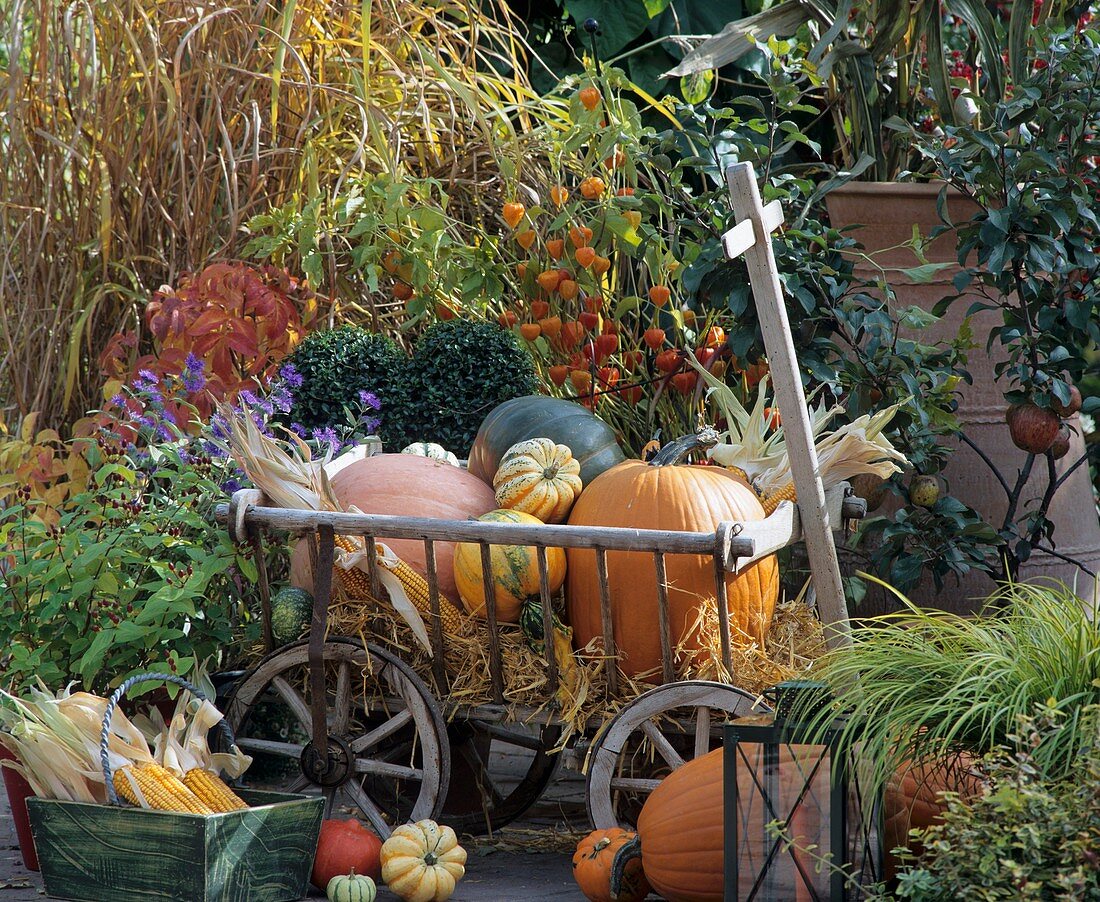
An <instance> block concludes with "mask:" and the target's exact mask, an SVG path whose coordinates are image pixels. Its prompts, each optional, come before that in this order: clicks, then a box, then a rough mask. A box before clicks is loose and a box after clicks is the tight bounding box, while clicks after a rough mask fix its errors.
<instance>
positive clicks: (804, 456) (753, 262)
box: [726, 163, 852, 648]
mask: <svg viewBox="0 0 1100 902" xmlns="http://www.w3.org/2000/svg"><path fill="white" fill-rule="evenodd" d="M726 183H727V184H728V186H729V190H730V199H731V201H732V204H733V212H734V215H735V216H736V217H737V219H738V220H739V221H741V222H746V221H747V222H751V223H752V227H753V234H754V237H755V240H754V242H753V244H752V247H750V248H748V249H747V250H746V251H744V258H745V263H746V265H747V266H748V270H749V282H750V284H751V285H752V293H753V298H754V300H755V301H756V312H757V316H758V317H759V319H760V330H761V332H762V334H763V337H764V348H765V350H766V351H767V353H768V366H769V370H770V372H771V379H772V386H773V389H774V391H775V403H776V406H777V407H778V408H779V414H780V416H781V417H782V418H783V433H784V436H785V437H786V442H787V453H788V454H789V456H790V464H791V475H792V477H793V479H794V487H795V492H796V493H797V496H798V508H799V514H800V520H801V525H802V534H803V538H804V539H805V542H806V553H807V556H808V557H809V562H810V571H811V573H812V575H813V585H814V590H815V592H816V594H817V607H818V612H819V614H820V616H821V620H822V622H823V623H824V624H825V635H826V641H827V643H828V645H829V647H830V648H837V647H840V646H845V645H850V644H851V641H852V640H851V627H850V625H849V623H848V605H847V602H846V600H845V598H844V586H843V583H842V582H841V578H840V564H839V562H838V561H837V556H836V546H835V545H834V543H833V533H832V530H833V528H834V526H839V525H840V523H839V522H836V521H834V520H831V519H830V516H829V510H828V507H827V505H826V503H825V488H824V485H823V483H822V481H821V471H820V469H819V467H818V460H817V450H816V448H815V447H814V441H813V433H812V431H811V426H810V417H809V414H808V412H807V409H806V395H805V392H804V391H803V390H802V378H801V375H800V373H799V367H798V360H797V358H796V357H795V350H794V341H793V339H792V338H791V327H790V322H789V321H788V318H787V308H786V305H785V304H784V302H783V287H782V285H781V284H780V282H779V270H778V269H777V267H776V263H775V254H774V253H773V252H772V243H771V231H772V228H771V227H769V224H768V223H769V221H771V220H773V219H774V217H770V218H766V217H765V207H764V204H763V203H762V202H761V200H760V191H759V189H758V188H757V185H756V174H755V173H754V172H753V168H752V164H751V163H734V164H733V165H731V166H729V167H728V168H727V169H726ZM754 550H755V549H754Z"/></svg>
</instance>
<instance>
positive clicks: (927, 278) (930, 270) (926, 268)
mask: <svg viewBox="0 0 1100 902" xmlns="http://www.w3.org/2000/svg"><path fill="white" fill-rule="evenodd" d="M954 266H955V264H954V263H923V264H921V265H920V266H913V267H911V268H909V269H902V270H899V272H901V274H902V275H903V276H906V277H907V278H909V279H912V280H913V281H914V282H917V283H918V284H921V285H927V284H929V283H930V282H932V280H933V279H934V278H935V277H936V275H937V274H938V273H940V272H942V271H943V270H945V269H952V268H954Z"/></svg>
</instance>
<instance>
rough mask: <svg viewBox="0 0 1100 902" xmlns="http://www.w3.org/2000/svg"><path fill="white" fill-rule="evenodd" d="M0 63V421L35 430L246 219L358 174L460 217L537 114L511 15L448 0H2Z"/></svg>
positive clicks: (66, 406)
mask: <svg viewBox="0 0 1100 902" xmlns="http://www.w3.org/2000/svg"><path fill="white" fill-rule="evenodd" d="M0 46H4V47H6V49H7V53H8V56H7V59H6V60H5V59H3V58H2V57H0V66H2V71H0V98H2V99H0V150H2V153H0V410H6V411H7V412H8V413H9V414H10V413H12V412H15V413H17V414H20V415H26V414H27V413H29V412H31V411H34V410H39V411H41V412H42V420H41V422H42V425H50V426H58V425H62V424H64V423H66V422H69V421H71V420H72V419H74V418H75V417H78V416H80V415H81V414H82V413H83V412H84V411H85V410H86V409H88V408H89V407H90V406H94V405H96V404H97V403H98V402H99V401H100V400H101V399H100V398H99V397H98V383H99V380H98V373H97V371H96V362H95V361H96V357H97V355H98V352H99V350H100V349H101V348H102V347H103V345H104V343H105V341H106V340H107V338H108V337H109V336H110V335H111V334H113V333H114V332H115V331H116V330H118V329H119V328H120V327H122V326H123V325H130V326H134V325H136V326H137V327H138V328H139V329H140V325H141V323H140V316H139V313H140V308H141V304H142V302H143V300H144V299H145V298H146V297H148V296H149V294H150V292H151V290H152V289H155V288H156V287H157V286H159V285H160V284H162V283H164V282H170V281H173V280H175V279H176V278H177V276H178V275H179V274H180V273H181V272H185V271H190V270H194V269H197V268H199V267H201V266H203V265H204V264H205V263H207V262H209V261H211V260H212V259H216V258H220V257H226V256H232V255H233V254H235V253H236V252H238V250H239V247H240V244H241V241H242V237H243V235H242V225H243V224H244V222H245V221H246V220H247V219H249V218H250V217H251V216H253V215H255V214H257V213H260V212H264V211H266V210H268V209H269V208H270V207H271V206H272V205H274V204H287V203H291V202H295V203H299V204H304V203H307V202H308V201H309V200H310V199H313V198H316V197H319V196H332V195H333V194H335V193H336V192H337V191H338V190H339V188H340V186H341V185H342V184H343V183H344V182H345V181H346V180H347V178H349V177H350V176H353V175H357V174H359V173H363V172H383V171H385V172H393V173H406V172H407V173H409V174H411V175H413V176H420V177H423V176H430V177H435V178H439V179H441V180H442V181H443V183H444V184H446V185H448V186H449V188H450V189H451V191H452V199H453V202H454V203H455V205H456V207H459V208H460V207H461V206H462V204H463V203H464V202H465V203H469V204H474V203H476V198H475V194H476V193H477V192H478V191H479V190H480V189H481V188H483V187H484V186H485V185H486V184H488V183H491V182H492V181H493V180H494V179H495V178H496V177H497V173H498V172H499V167H500V165H501V162H502V159H504V160H505V161H506V159H507V158H508V157H509V156H510V157H511V158H512V160H514V161H518V160H520V159H521V157H522V154H521V152H520V149H519V147H518V144H517V143H516V141H515V136H516V130H517V129H518V130H519V131H520V132H523V131H525V130H526V129H527V127H528V126H529V124H530V123H529V122H528V121H527V116H528V113H527V109H528V108H529V106H530V101H531V100H532V99H533V98H534V97H535V95H534V92H533V91H531V89H530V87H529V85H528V84H527V82H526V81H525V77H524V75H523V73H524V72H525V71H526V66H525V65H524V59H525V55H526V53H527V49H526V47H525V45H524V43H523V40H522V37H521V34H520V32H519V30H518V29H517V28H516V27H515V25H514V23H513V22H511V21H510V19H509V16H508V12H507V8H506V7H505V6H503V5H501V6H499V7H497V6H495V5H493V4H492V3H484V4H478V5H473V4H468V3H466V2H463V0H440V2H437V3H433V4H431V5H426V4H413V3H399V2H397V0H361V2H350V0H345V2H338V0H337V2H333V0H284V2H282V3H279V4H276V3H273V2H271V0H260V2H257V0H219V2H211V0H96V2H94V3H93V2H88V0H78V2H69V3H58V2H57V0H9V2H8V3H5V4H3V5H0ZM502 73H503V74H502ZM504 165H506V166H507V165H508V164H507V162H505V163H504ZM9 419H10V417H9Z"/></svg>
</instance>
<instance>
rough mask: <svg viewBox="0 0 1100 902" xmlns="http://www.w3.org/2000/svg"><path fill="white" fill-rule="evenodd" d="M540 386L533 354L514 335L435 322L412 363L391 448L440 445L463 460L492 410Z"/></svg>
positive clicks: (477, 325)
mask: <svg viewBox="0 0 1100 902" xmlns="http://www.w3.org/2000/svg"><path fill="white" fill-rule="evenodd" d="M538 388H539V381H538V378H537V375H536V373H535V364H534V361H533V360H532V358H531V354H530V353H529V352H528V351H527V350H526V349H524V348H522V347H520V345H519V342H517V341H516V337H515V335H514V334H513V333H512V332H509V331H507V330H505V329H502V328H500V327H499V326H497V325H495V324H493V323H486V322H476V321H472V320H461V319H455V320H450V321H448V322H439V323H435V324H434V325H432V326H430V327H428V329H426V330H425V331H424V333H423V335H421V336H420V339H419V340H418V341H417V343H416V347H415V349H414V352H413V358H412V361H411V362H410V363H409V371H408V377H407V379H406V381H405V392H406V396H405V399H404V400H403V401H402V403H401V405H400V406H401V417H402V420H401V423H400V425H399V426H397V425H395V426H393V427H391V428H393V430H394V432H395V434H396V435H399V436H400V437H395V438H394V440H393V443H392V447H393V448H394V449H398V448H403V447H405V445H408V444H411V443H412V442H422V441H427V442H437V443H438V444H440V445H442V446H443V447H444V448H446V449H447V450H448V451H451V452H453V453H455V454H457V455H458V456H459V457H464V456H465V455H466V454H467V453H468V452H469V450H470V445H471V444H473V441H474V436H476V435H477V430H478V427H479V426H480V425H481V421H482V420H483V419H485V415H486V414H488V413H489V411H490V410H492V409H493V408H494V407H496V406H497V405H498V404H501V403H503V402H504V401H508V400H510V399H512V398H518V397H520V396H522V395H530V394H535V393H537V391H538Z"/></svg>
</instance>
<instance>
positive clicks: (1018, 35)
mask: <svg viewBox="0 0 1100 902" xmlns="http://www.w3.org/2000/svg"><path fill="white" fill-rule="evenodd" d="M1034 10H1035V5H1034V3H1033V2H1032V0H1014V2H1013V4H1012V12H1011V14H1010V15H1009V19H1008V71H1009V73H1010V74H1011V76H1012V83H1013V84H1017V85H1018V84H1020V83H1022V82H1023V81H1024V80H1025V79H1026V78H1027V45H1028V33H1029V32H1030V30H1031V16H1032V13H1033V12H1034Z"/></svg>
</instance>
